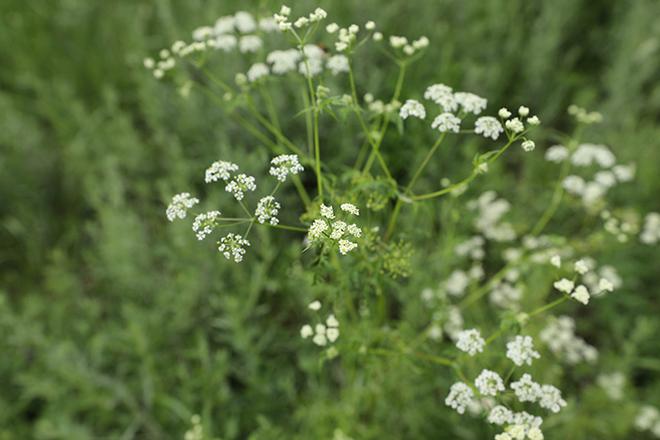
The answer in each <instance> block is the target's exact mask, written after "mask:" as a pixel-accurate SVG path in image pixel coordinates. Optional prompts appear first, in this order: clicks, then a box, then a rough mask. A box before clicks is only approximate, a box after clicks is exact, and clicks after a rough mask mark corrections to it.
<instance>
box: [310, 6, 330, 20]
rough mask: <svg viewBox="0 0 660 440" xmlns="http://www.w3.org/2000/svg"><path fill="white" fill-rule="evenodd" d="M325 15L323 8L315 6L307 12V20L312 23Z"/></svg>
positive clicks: (326, 14)
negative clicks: (310, 11)
mask: <svg viewBox="0 0 660 440" xmlns="http://www.w3.org/2000/svg"><path fill="white" fill-rule="evenodd" d="M327 16H328V13H327V12H325V10H324V9H321V8H316V9H314V12H312V13H311V14H309V21H311V22H312V23H315V22H317V21H321V20H323V19H324V18H326V17H327Z"/></svg>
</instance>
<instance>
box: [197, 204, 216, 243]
mask: <svg viewBox="0 0 660 440" xmlns="http://www.w3.org/2000/svg"><path fill="white" fill-rule="evenodd" d="M220 215H221V214H220V211H209V212H205V213H203V214H199V215H198V216H197V217H195V220H194V221H193V226H192V229H193V231H194V232H195V234H196V235H197V239H198V240H204V238H206V236H207V235H209V234H210V233H211V232H213V229H214V228H215V227H216V225H217V218H218V217H220Z"/></svg>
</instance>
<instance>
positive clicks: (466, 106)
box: [454, 92, 488, 115]
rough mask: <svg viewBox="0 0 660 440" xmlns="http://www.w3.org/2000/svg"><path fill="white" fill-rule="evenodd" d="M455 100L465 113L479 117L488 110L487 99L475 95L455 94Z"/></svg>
mask: <svg viewBox="0 0 660 440" xmlns="http://www.w3.org/2000/svg"><path fill="white" fill-rule="evenodd" d="M454 99H456V102H457V103H458V104H459V105H460V106H461V108H462V109H463V111H464V112H466V113H473V114H475V115H478V114H479V113H481V112H482V110H484V109H485V108H486V105H487V104H488V101H487V100H486V99H485V98H482V97H480V96H477V95H475V94H474V93H467V92H457V93H455V94H454Z"/></svg>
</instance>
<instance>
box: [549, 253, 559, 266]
mask: <svg viewBox="0 0 660 440" xmlns="http://www.w3.org/2000/svg"><path fill="white" fill-rule="evenodd" d="M550 264H552V265H553V266H555V267H557V268H559V267H561V257H560V256H559V255H553V256H552V257H551V258H550Z"/></svg>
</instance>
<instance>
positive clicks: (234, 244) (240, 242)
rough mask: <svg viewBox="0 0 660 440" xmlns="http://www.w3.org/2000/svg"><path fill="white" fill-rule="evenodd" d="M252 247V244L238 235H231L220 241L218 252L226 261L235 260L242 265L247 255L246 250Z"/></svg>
mask: <svg viewBox="0 0 660 440" xmlns="http://www.w3.org/2000/svg"><path fill="white" fill-rule="evenodd" d="M248 246H250V242H249V241H247V240H246V239H244V238H243V237H241V236H240V235H238V234H233V233H229V234H227V235H225V236H224V237H222V238H221V239H220V241H218V250H219V251H220V252H221V253H222V255H224V256H225V258H226V259H228V260H231V259H233V260H234V262H236V263H240V262H241V261H243V256H244V255H245V252H246V251H245V248H246V247H248Z"/></svg>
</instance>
